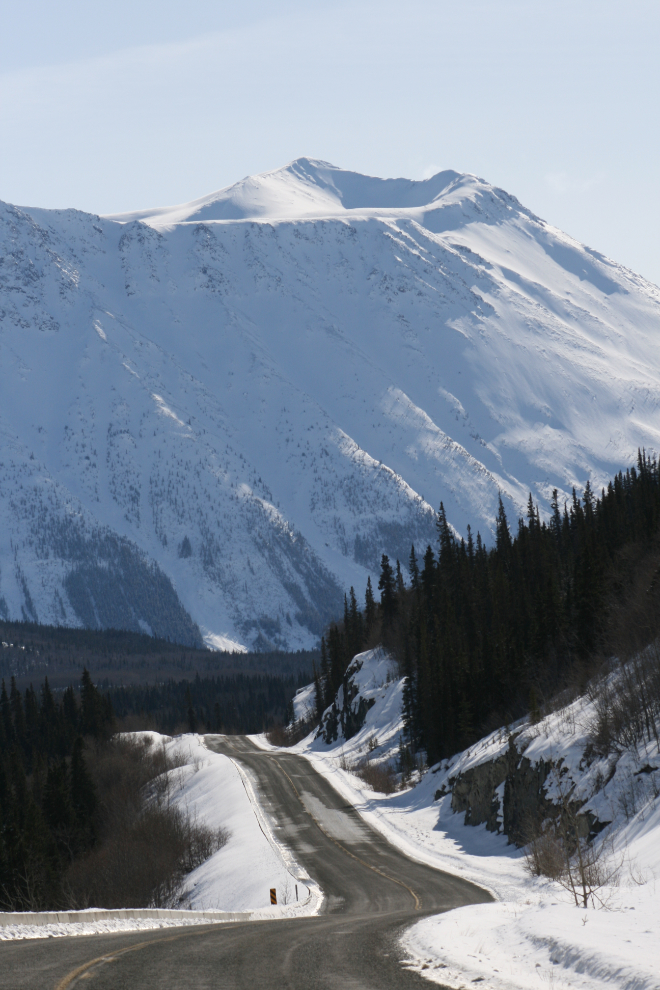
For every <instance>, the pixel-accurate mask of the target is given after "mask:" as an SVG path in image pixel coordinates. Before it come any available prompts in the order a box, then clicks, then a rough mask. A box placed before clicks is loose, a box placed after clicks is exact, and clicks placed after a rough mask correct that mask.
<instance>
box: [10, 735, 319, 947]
mask: <svg viewBox="0 0 660 990" xmlns="http://www.w3.org/2000/svg"><path fill="white" fill-rule="evenodd" d="M132 735H134V736H136V737H142V738H148V739H149V740H150V741H151V744H152V745H154V746H160V745H162V746H164V747H165V749H166V750H167V751H168V752H169V753H170V754H173V753H176V754H178V755H179V760H180V762H181V764H182V765H181V766H180V767H178V768H177V769H175V770H171V771H169V773H170V778H171V800H172V802H173V803H174V804H176V805H177V806H179V807H180V808H181V809H183V810H187V811H188V812H189V813H190V815H191V816H192V817H193V818H196V819H197V820H198V821H200V822H202V823H204V824H206V825H209V826H211V827H212V828H218V827H222V828H224V829H226V830H227V832H228V834H229V838H228V841H227V843H226V844H225V845H224V846H223V847H222V848H221V849H219V850H218V851H217V852H216V853H214V855H213V856H211V858H210V859H208V860H206V862H205V863H202V865H201V866H199V867H197V869H196V870H194V871H193V872H192V873H190V874H189V875H188V877H187V878H186V882H185V886H184V893H183V898H182V903H181V904H180V905H178V906H179V907H185V908H188V909H190V911H191V912H193V911H223V912H248V913H249V914H248V915H246V917H248V916H249V917H250V918H252V919H266V918H282V917H293V916H300V915H308V914H315V913H317V912H318V910H319V908H320V906H321V902H322V895H321V892H320V890H319V888H318V887H317V885H316V884H315V883H314V881H313V880H311V879H310V878H309V877H307V876H306V874H305V873H304V871H303V870H302V869H301V868H300V867H299V866H298V864H297V863H295V861H294V860H293V859H292V857H291V853H290V852H289V850H288V849H287V848H285V847H283V846H281V845H280V844H278V842H277V840H276V838H275V832H274V829H273V828H272V827H271V825H270V822H269V820H268V817H267V815H266V814H265V813H264V811H263V810H262V809H261V807H260V805H259V802H258V798H257V794H256V791H255V788H254V787H253V786H252V784H251V781H250V779H249V777H248V775H247V774H246V771H245V770H244V769H243V768H242V767H239V766H238V764H236V763H235V762H234V761H233V760H231V759H230V758H228V757H226V756H222V755H220V754H218V753H213V752H211V751H210V750H209V749H207V748H206V746H205V745H204V738H203V737H202V736H198V735H185V736H179V737H177V738H175V739H172V738H170V737H169V736H161V735H160V734H159V733H157V732H142V733H133V734H132ZM296 885H297V887H298V900H297V901H296ZM271 887H274V888H275V889H276V891H277V897H278V902H279V903H278V904H277V905H276V906H271V905H270V888H271ZM211 920H212V919H199V918H195V917H194V916H193V915H192V914H191V916H190V917H189V918H188V919H176V920H170V919H162V918H130V919H96V920H91V919H90V921H78V922H75V923H69V924H67V923H61V924H55V925H39V926H37V925H28V924H20V925H13V924H12V925H6V926H2V927H0V939H8V938H10V939H12V938H44V937H53V936H60V935H89V934H98V933H101V932H108V931H132V930H138V929H140V930H141V929H148V928H163V927H169V926H172V925H182V924H209V922H210V921H211Z"/></svg>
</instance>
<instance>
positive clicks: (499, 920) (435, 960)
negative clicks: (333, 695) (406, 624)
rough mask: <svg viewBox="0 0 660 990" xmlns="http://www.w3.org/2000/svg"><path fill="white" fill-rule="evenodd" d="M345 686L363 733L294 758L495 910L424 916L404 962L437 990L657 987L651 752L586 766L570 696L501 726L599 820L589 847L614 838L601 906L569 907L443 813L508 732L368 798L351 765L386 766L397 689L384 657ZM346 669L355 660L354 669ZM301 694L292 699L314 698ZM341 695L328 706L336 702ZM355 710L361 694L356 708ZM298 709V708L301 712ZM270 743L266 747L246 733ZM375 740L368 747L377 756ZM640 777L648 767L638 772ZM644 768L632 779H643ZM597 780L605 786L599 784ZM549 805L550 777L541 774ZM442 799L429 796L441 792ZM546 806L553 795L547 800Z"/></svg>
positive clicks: (659, 808)
mask: <svg viewBox="0 0 660 990" xmlns="http://www.w3.org/2000/svg"><path fill="white" fill-rule="evenodd" d="M356 660H359V661H361V666H360V669H359V671H358V672H357V674H356V677H355V680H356V683H358V684H359V691H360V696H362V697H364V698H366V699H367V701H368V702H372V701H373V704H371V707H370V708H369V709H368V711H367V713H366V718H365V721H364V725H363V726H362V728H361V729H360V730H359V731H358V732H357V733H356V734H355V735H354V736H352V737H351V738H350V739H348V740H346V739H344V738H343V737H342V736H341V735H339V737H338V738H337V739H336V741H334V742H332V743H328V742H326V741H324V739H322V738H320V737H319V738H315V735H314V734H311V735H310V736H308V737H307V738H306V739H304V740H303V741H302V742H300V743H298V745H297V746H295V747H294V748H293V751H297V752H299V753H301V754H303V755H305V756H306V757H307V758H308V759H309V760H310V762H311V763H312V764H313V765H314V767H315V769H316V770H317V771H318V772H319V773H322V774H324V775H325V776H326V777H327V778H328V779H329V780H330V781H331V782H332V784H333V785H334V786H335V788H336V789H337V790H338V791H339V792H340V793H341V794H342V796H343V797H345V798H346V799H347V800H348V801H350V802H351V803H352V804H353V805H354V806H355V807H356V809H357V810H358V812H359V813H360V814H361V815H362V817H363V818H364V819H365V821H367V822H368V823H369V824H370V825H372V826H373V827H374V828H376V829H377V830H378V831H380V832H381V833H382V834H384V835H385V837H386V838H387V839H388V840H389V841H390V842H392V843H393V844H394V845H396V846H398V847H399V848H400V849H401V850H402V851H403V852H405V853H406V854H407V855H409V856H410V857H411V858H413V859H417V860H419V861H422V862H425V863H428V864H429V865H431V866H435V867H436V868H438V869H441V870H446V871H448V872H450V873H454V874H457V875H460V876H462V877H465V878H466V879H468V880H472V881H473V882H475V883H477V884H479V885H480V886H482V887H484V888H486V889H488V890H489V891H490V892H491V893H492V894H493V895H494V896H495V897H496V903H494V904H484V905H479V906H476V907H467V908H461V909H458V910H455V911H450V912H448V913H446V914H441V915H436V916H435V917H431V918H427V919H424V920H423V921H420V922H418V923H417V924H416V925H414V926H413V927H412V928H411V929H409V930H408V932H407V933H406V934H405V936H404V938H403V946H404V949H405V951H406V953H407V956H408V963H407V965H408V966H410V967H411V968H413V969H415V970H417V971H418V972H420V973H421V975H423V976H426V977H428V978H430V979H432V980H435V981H436V982H438V983H441V984H442V985H443V986H445V987H452V988H458V987H464V986H467V985H468V984H469V983H471V982H473V983H475V984H476V983H478V984H479V985H480V986H482V987H483V988H484V990H531V988H542V987H543V985H544V984H546V985H548V986H551V987H557V988H560V987H561V988H563V987H571V988H580V990H582V988H584V990H604V988H605V987H607V988H609V990H632V988H634V990H657V988H658V987H660V979H659V978H658V973H659V972H660V800H659V799H658V797H657V795H656V793H655V792H656V791H657V790H658V789H659V786H660V769H659V770H658V771H657V772H653V771H650V772H649V769H648V768H649V767H658V768H660V754H658V753H657V750H656V748H655V746H653V747H651V746H647V745H641V746H640V747H639V748H638V750H636V751H634V752H632V751H628V752H625V753H623V754H621V755H620V756H619V757H618V759H617V760H616V761H614V759H613V758H610V759H609V760H608V759H603V760H598V759H597V758H595V757H594V756H593V755H588V756H587V758H585V750H587V747H588V744H589V724H590V722H591V720H592V718H593V714H594V713H593V710H592V707H591V705H590V703H589V701H588V700H587V699H585V698H579V699H577V700H576V701H575V702H573V703H572V704H571V705H567V706H566V707H565V708H562V709H560V710H558V711H557V712H554V713H552V714H550V715H548V716H547V717H546V718H544V719H543V720H542V721H541V722H540V723H539V724H538V725H530V724H528V723H526V722H521V723H520V724H518V725H517V726H513V727H509V728H510V729H512V730H513V733H514V735H515V734H516V733H519V735H518V736H517V738H516V739H515V742H516V746H517V748H518V751H519V752H521V753H522V751H523V750H524V754H525V756H526V757H527V758H528V759H530V760H531V761H532V762H536V761H538V760H544V761H550V760H552V761H553V762H555V763H559V761H561V767H562V769H563V773H562V775H561V781H562V782H563V786H565V784H566V782H569V784H568V786H572V784H575V794H576V796H577V795H579V797H580V798H581V799H582V800H583V801H586V802H587V803H586V804H585V806H584V810H591V811H592V812H593V813H594V814H596V815H597V817H598V818H599V820H600V821H601V822H605V821H611V822H612V824H611V826H610V827H609V829H607V830H605V832H603V833H602V835H601V836H600V837H599V838H598V839H597V840H596V841H597V842H603V841H607V840H608V839H609V840H610V841H611V842H612V851H611V854H610V855H611V857H612V858H613V859H614V860H616V861H620V862H621V864H622V866H621V870H620V877H619V884H618V886H617V887H613V888H611V889H610V890H608V891H607V892H606V893H607V894H608V895H609V904H608V908H609V910H607V911H605V910H594V909H593V907H591V906H590V907H589V908H588V909H586V910H585V909H584V908H577V907H575V905H574V904H573V903H571V900H570V897H569V895H568V894H567V893H566V892H565V891H564V890H563V889H562V888H561V887H560V886H559V885H558V884H557V883H554V882H552V881H550V880H546V879H537V878H532V877H530V876H528V875H527V873H526V872H525V869H524V856H523V854H522V852H521V851H520V850H519V849H517V848H516V847H515V846H513V845H509V844H508V841H507V838H506V836H504V835H502V834H498V833H497V832H491V831H487V829H486V826H485V824H482V825H478V826H469V825H465V815H464V813H462V812H461V813H458V814H457V813H454V812H453V811H452V807H451V801H452V794H451V786H452V780H453V779H454V778H455V777H456V776H457V775H458V774H460V773H465V772H466V771H469V770H471V769H473V768H474V767H476V766H478V765H479V764H481V763H485V762H488V761H492V760H494V759H497V758H498V757H499V756H501V755H502V754H503V753H504V752H505V751H506V750H507V749H508V747H509V732H508V731H506V730H504V731H498V732H495V733H492V734H491V735H490V736H488V737H486V738H485V739H483V740H481V741H480V742H479V743H477V744H476V745H475V746H472V747H470V749H468V750H466V751H465V752H463V753H459V754H457V755H456V756H455V757H454V758H453V759H452V760H450V761H443V763H442V764H441V765H438V766H436V767H434V768H432V769H431V770H428V771H427V772H426V773H425V774H424V775H423V776H422V778H421V780H420V781H419V783H417V785H416V786H414V787H411V788H409V789H408V790H405V791H402V792H398V793H395V794H391V795H383V794H377V793H375V792H374V791H372V790H371V788H370V787H368V786H367V785H366V784H365V783H364V782H363V781H362V780H361V779H360V778H359V777H357V776H356V775H355V774H354V773H351V772H349V770H348V769H347V768H348V767H349V766H351V765H354V764H356V763H359V762H361V761H363V760H365V759H367V758H370V759H374V760H375V761H385V760H392V759H395V758H396V756H397V754H398V749H399V737H400V735H401V733H402V730H403V724H402V720H401V697H402V690H403V685H402V682H401V681H400V680H399V679H398V678H396V677H394V678H393V676H392V668H391V665H390V664H389V662H388V660H387V657H386V656H385V655H384V654H383V653H382V652H381V651H377V650H375V651H370V652H368V653H364V654H361V655H360V656H359V657H357V658H356ZM354 663H355V661H354ZM305 692H306V689H302V691H301V692H300V701H301V702H302V701H303V700H304V702H306V703H309V699H310V698H311V695H310V694H309V692H307V694H305ZM340 701H341V699H338V707H341V705H340V704H339V702H340ZM352 704H353V707H354V708H356V707H357V705H358V704H359V697H358V696H356V698H355V699H354V701H353V703H352ZM299 707H300V708H301V709H302V704H299ZM255 741H257V742H258V743H259V744H260V745H262V746H264V747H268V746H269V744H268V742H267V740H265V739H264V738H263V737H255ZM374 742H377V743H378V745H377V746H376V747H374V745H373V744H374ZM643 768H646V769H643ZM640 771H641V772H640ZM605 779H608V783H607V784H604V785H603V781H604V780H605ZM547 783H548V787H547V791H546V792H547V794H548V797H553V794H554V791H553V788H554V790H556V786H557V784H556V780H554V779H553V778H548V782H547ZM439 791H440V792H443V791H444V792H445V793H444V794H442V796H440V797H439V798H438V799H437V800H436V794H437V793H438V792H439ZM554 797H555V799H556V797H557V795H556V794H554Z"/></svg>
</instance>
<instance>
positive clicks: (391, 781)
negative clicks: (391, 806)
mask: <svg viewBox="0 0 660 990" xmlns="http://www.w3.org/2000/svg"><path fill="white" fill-rule="evenodd" d="M352 771H353V773H354V774H356V775H357V776H358V777H359V778H360V780H363V781H364V782H365V784H367V785H368V786H369V787H371V788H372V790H374V791H380V793H381V794H393V793H394V791H395V790H396V788H397V776H396V773H395V772H394V770H393V769H392V767H391V766H389V765H388V764H383V763H371V762H370V761H369V760H365V761H363V762H362V763H360V764H358V765H357V766H355V767H352Z"/></svg>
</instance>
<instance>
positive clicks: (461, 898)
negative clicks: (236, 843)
mask: <svg viewBox="0 0 660 990" xmlns="http://www.w3.org/2000/svg"><path fill="white" fill-rule="evenodd" d="M207 745H208V746H209V748H211V749H213V750H215V751H216V752H220V753H225V754H227V755H228V756H231V757H232V758H234V759H236V760H237V761H239V762H240V763H241V764H242V765H243V766H244V767H245V768H246V769H247V771H248V773H249V775H250V777H251V778H252V780H253V781H254V782H255V783H256V787H257V790H258V792H259V799H260V802H261V804H262V807H263V808H265V810H266V812H267V814H268V816H269V818H270V820H271V822H273V823H276V826H275V827H276V829H277V833H278V837H279V839H280V840H281V841H282V842H283V843H285V844H286V845H288V846H289V847H290V849H291V850H292V852H293V854H294V856H295V858H296V860H297V862H298V863H299V864H300V865H301V867H302V868H303V869H304V870H305V871H307V873H308V875H309V876H310V877H312V878H313V879H314V880H315V881H316V882H317V883H318V884H319V886H320V887H321V889H322V890H323V893H324V895H325V900H324V906H323V912H322V913H321V914H320V915H319V916H317V917H311V918H295V919H283V920H273V921H253V922H239V923H236V924H229V925H208V926H207V925H200V926H191V927H187V928H168V929H161V930H159V931H153V932H144V931H143V932H131V933H115V934H111V935H91V936H85V937H71V938H58V939H43V940H42V939H34V940H26V941H20V942H1V943H0V990H24V988H25V990H72V988H73V987H76V988H77V990H83V988H85V990H281V988H285V990H340V988H341V990H385V988H387V990H389V988H392V990H412V988H415V987H417V988H418V990H421V988H425V990H428V988H429V986H430V984H429V983H428V982H427V981H426V980H424V979H423V978H422V977H421V976H419V975H417V974H416V973H414V972H411V971H409V970H407V969H405V968H404V967H403V966H402V964H401V962H402V960H401V952H400V950H399V948H398V945H397V940H398V936H399V935H400V933H401V932H402V931H403V930H404V929H405V928H406V927H407V926H409V925H410V924H412V923H414V922H415V921H416V920H418V919H419V918H420V917H423V916H424V915H426V914H433V913H436V912H439V911H446V910H449V909H450V908H455V907H460V906H464V905H468V904H478V903H483V902H484V901H489V900H491V897H490V895H489V894H488V893H487V892H486V891H484V890H481V889H480V888H479V887H476V886H475V885H474V884H471V883H468V882H467V881H465V880H461V879H460V878H458V877H454V876H451V875H450V874H447V873H442V872H440V871H439V870H434V869H432V868H430V867H428V866H423V865H422V864H420V863H415V862H414V861H413V860H410V859H408V858H407V857H406V856H404V855H403V854H402V853H401V852H399V851H398V850H397V849H396V848H394V847H393V846H391V845H390V844H389V843H388V842H386V840H385V839H383V838H382V836H380V835H379V834H378V833H377V832H375V831H374V830H373V829H371V828H370V827H369V826H368V825H367V824H366V823H365V822H364V821H363V820H362V819H361V818H360V816H359V815H358V814H357V812H356V811H355V810H354V808H353V807H352V806H351V805H349V804H347V803H346V802H345V801H344V800H343V798H341V797H340V795H339V794H338V793H337V792H336V791H335V790H334V788H333V787H332V786H331V785H330V784H329V783H328V781H327V780H326V778H325V777H322V776H321V775H320V774H318V773H316V771H315V770H314V769H313V768H312V766H311V764H310V763H308V761H307V760H305V759H304V758H303V757H300V756H295V755H293V754H291V753H281V752H278V753H269V752H264V751H262V750H259V749H257V748H256V747H255V746H254V745H253V744H252V743H251V742H250V741H249V740H247V739H245V738H244V737H240V736H207ZM94 960H96V962H93V961H94ZM90 964H91V965H90Z"/></svg>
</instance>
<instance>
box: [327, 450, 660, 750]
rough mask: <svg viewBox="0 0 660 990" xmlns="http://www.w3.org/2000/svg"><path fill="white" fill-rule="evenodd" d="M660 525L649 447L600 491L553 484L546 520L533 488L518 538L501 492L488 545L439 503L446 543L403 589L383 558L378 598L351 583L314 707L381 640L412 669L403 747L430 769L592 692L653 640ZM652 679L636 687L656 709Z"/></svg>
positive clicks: (658, 475)
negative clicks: (571, 695) (604, 674)
mask: <svg viewBox="0 0 660 990" xmlns="http://www.w3.org/2000/svg"><path fill="white" fill-rule="evenodd" d="M659 525H660V472H659V469H658V463H657V460H656V459H655V458H649V457H647V456H646V454H645V453H644V452H640V454H639V456H638V460H637V465H636V466H635V467H631V468H630V469H629V470H627V471H625V472H620V473H619V474H618V475H617V476H616V477H615V478H613V480H612V481H611V482H610V483H609V484H608V486H607V488H606V489H605V488H604V489H603V490H602V491H601V493H600V495H596V494H595V493H594V492H593V491H592V488H591V485H590V484H589V483H587V485H586V487H585V489H584V492H583V493H582V496H581V497H578V494H577V493H576V491H575V490H574V491H573V495H572V498H571V500H570V501H569V502H566V503H565V504H563V505H562V504H560V503H559V499H558V494H557V492H556V491H555V492H554V496H553V501H552V514H551V516H550V518H549V519H548V520H547V521H546V520H542V519H541V518H540V515H539V510H538V507H537V506H535V505H534V503H533V500H532V497H531V495H530V498H529V504H528V510H527V514H526V517H525V518H521V519H519V520H518V522H517V525H516V526H515V527H514V531H513V532H512V531H511V527H510V525H509V521H508V520H507V517H506V513H505V510H504V506H503V504H502V502H501V500H500V504H499V513H498V518H497V530H496V541H495V544H494V546H492V547H490V548H487V547H486V546H485V545H484V543H483V541H482V539H481V536H480V534H479V533H477V534H476V535H474V534H473V532H472V531H471V529H470V528H469V527H468V530H467V538H466V539H463V538H460V539H459V538H458V537H457V536H456V534H455V533H454V532H453V530H452V529H451V527H450V525H449V524H448V521H447V518H446V515H445V511H444V507H443V505H442V504H441V505H440V511H439V515H438V521H437V530H438V537H437V541H436V543H435V545H434V546H430V545H429V546H427V547H426V548H425V549H424V550H423V551H422V552H421V553H418V552H417V550H416V548H415V547H414V546H413V547H412V549H411V552H410V558H409V560H408V561H407V562H406V563H407V565H408V573H409V575H410V577H409V581H408V584H407V585H406V584H405V583H404V579H403V576H402V570H401V566H400V564H399V562H398V561H397V562H396V565H395V566H393V565H392V563H391V562H390V560H389V559H388V557H387V556H385V555H383V557H382V561H381V574H380V581H379V591H380V602H378V603H377V602H376V601H375V596H374V592H373V589H372V587H371V583H370V582H369V583H368V585H367V589H366V595H365V603H364V607H363V608H362V609H360V608H358V606H357V600H356V596H355V592H354V590H353V589H351V593H350V595H349V596H348V597H347V598H346V600H345V609H344V618H343V621H342V622H340V623H335V624H333V625H331V626H330V628H329V630H328V632H327V635H326V637H324V640H323V644H322V658H321V667H320V670H319V671H318V674H317V677H316V683H317V688H316V697H317V702H316V707H317V714H319V713H320V712H321V711H322V710H323V709H324V708H325V707H327V705H329V704H331V703H332V700H333V699H334V697H335V694H336V691H337V690H338V688H339V687H340V686H341V684H342V681H343V678H344V674H345V671H346V668H347V666H348V663H349V662H350V660H351V658H352V657H353V655H354V654H355V653H357V652H359V651H360V650H362V649H365V648H367V647H368V646H373V645H375V644H376V643H378V642H382V643H383V644H384V645H385V646H387V647H388V649H389V650H390V651H391V652H392V653H393V655H394V656H395V657H396V659H397V660H398V663H399V666H400V670H401V673H402V675H404V676H405V677H406V693H405V702H404V709H405V710H404V717H405V725H406V732H407V745H408V746H409V748H410V750H411V751H412V752H417V751H419V750H423V751H424V752H425V753H426V755H427V758H428V761H429V762H430V763H433V762H436V761H437V760H439V759H441V758H443V757H446V756H450V755H451V754H453V753H455V752H457V751H458V750H460V749H463V748H465V747H466V746H469V745H470V744H471V743H472V742H474V741H476V740H477V739H479V738H480V737H481V736H483V735H484V734H486V733H487V732H488V731H490V730H492V729H494V728H496V727H499V726H502V725H506V724H509V723H511V722H512V721H514V720H515V719H517V718H518V717H520V716H521V715H522V714H524V713H526V712H528V711H529V712H531V714H532V717H533V718H538V717H540V712H541V709H542V708H543V706H545V705H548V704H549V703H550V702H551V699H552V698H553V697H554V696H556V695H557V694H558V692H561V691H562V690H563V689H571V690H574V691H581V690H584V689H585V687H586V685H587V682H588V680H589V678H590V677H591V676H592V675H593V674H595V673H596V672H597V671H598V670H600V669H602V667H603V664H604V663H605V662H606V661H608V660H609V659H610V658H611V657H613V656H616V657H618V658H619V659H620V660H621V661H625V660H627V659H629V658H630V657H632V656H634V655H635V654H636V653H638V652H639V651H640V650H641V649H642V648H643V647H644V646H646V645H647V644H648V643H650V642H652V641H653V640H654V639H655V637H657V635H658V632H659V631H660V539H659V538H658V537H659V532H658V531H659ZM657 681H658V678H657V677H656V678H655V681H654V682H653V683H654V684H655V687H654V686H653V684H651V682H650V681H649V680H648V677H646V679H645V680H644V681H643V683H642V682H641V681H640V684H639V685H638V693H640V694H641V696H643V697H644V698H645V699H647V701H648V711H649V717H651V713H652V712H656V713H657V711H660V691H658V690H657V688H658V685H657ZM654 692H655V693H654ZM647 696H648V698H647ZM645 704H646V702H645Z"/></svg>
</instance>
